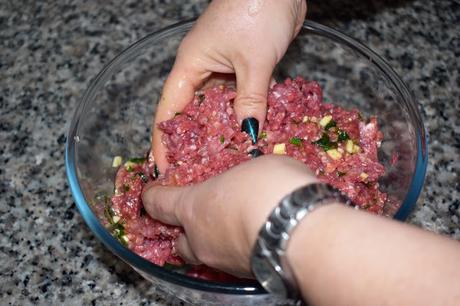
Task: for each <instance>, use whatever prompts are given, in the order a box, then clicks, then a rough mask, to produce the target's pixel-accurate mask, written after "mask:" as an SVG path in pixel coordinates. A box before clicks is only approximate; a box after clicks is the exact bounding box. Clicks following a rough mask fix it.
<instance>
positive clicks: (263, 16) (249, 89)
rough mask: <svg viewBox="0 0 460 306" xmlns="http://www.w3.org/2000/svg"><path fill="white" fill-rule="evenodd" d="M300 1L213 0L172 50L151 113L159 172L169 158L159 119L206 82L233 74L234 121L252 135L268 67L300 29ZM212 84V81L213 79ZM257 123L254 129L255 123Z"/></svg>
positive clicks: (261, 111) (261, 110)
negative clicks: (167, 71)
mask: <svg viewBox="0 0 460 306" xmlns="http://www.w3.org/2000/svg"><path fill="white" fill-rule="evenodd" d="M306 9H307V7H306V1H305V0H263V1H262V0H213V1H212V2H211V3H210V4H209V6H208V8H207V9H206V11H205V12H204V13H203V14H202V15H201V16H200V18H198V20H197V22H196V24H195V25H194V26H193V28H192V30H191V31H190V32H189V33H188V34H187V35H186V36H185V38H184V40H183V41H182V42H181V45H180V46H179V49H178V51H177V57H176V61H175V63H174V66H173V69H172V70H171V73H170V74H169V76H168V79H167V80H166V83H165V86H164V88H163V92H162V96H161V98H160V102H159V105H158V108H157V112H156V114H155V123H154V125H153V129H152V130H153V137H152V152H153V156H154V157H155V161H156V163H157V165H158V168H159V170H160V172H163V171H164V170H165V169H166V167H167V165H168V162H167V160H166V154H165V151H166V148H165V146H164V144H163V143H162V141H161V135H162V133H161V131H160V130H159V129H158V123H160V122H162V121H165V120H168V119H171V118H173V117H174V115H175V114H176V113H178V112H181V111H182V110H183V108H184V107H185V106H186V105H187V104H188V103H189V102H191V101H192V100H193V97H194V94H195V92H196V91H197V90H199V89H201V88H202V86H203V85H205V84H206V83H208V82H209V81H212V80H215V79H216V77H217V79H218V82H221V81H222V80H225V79H233V80H235V78H236V90H237V96H236V99H235V103H234V110H235V115H236V118H237V120H238V121H239V122H240V123H242V121H243V120H244V119H247V120H246V121H245V122H246V123H247V124H244V126H246V127H247V128H248V131H246V130H245V131H246V132H248V134H250V136H251V137H252V138H253V141H255V140H254V139H257V134H258V131H261V130H262V127H263V124H264V121H265V115H266V105H267V101H266V99H267V93H268V88H269V84H270V81H271V80H272V73H273V69H274V67H275V66H276V64H277V63H278V62H279V61H280V60H281V58H282V57H283V55H284V53H285V52H286V50H287V48H288V46H289V44H290V42H291V41H292V40H293V39H294V37H295V36H296V35H297V33H298V32H299V31H300V29H301V26H302V24H303V20H304V18H305V14H306ZM214 84H216V83H215V82H214ZM257 126H258V128H257Z"/></svg>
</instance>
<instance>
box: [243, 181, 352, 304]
mask: <svg viewBox="0 0 460 306" xmlns="http://www.w3.org/2000/svg"><path fill="white" fill-rule="evenodd" d="M349 202H350V201H349V199H347V198H346V197H344V196H343V195H342V194H341V193H340V192H339V191H338V190H336V189H335V188H333V187H331V186H330V185H328V184H325V183H316V184H310V185H307V186H303V187H301V188H298V189H296V190H294V191H293V192H291V193H289V194H288V195H287V196H285V197H284V198H283V199H282V200H281V201H280V203H279V205H278V206H277V207H275V209H274V210H273V211H272V212H271V214H270V215H269V217H268V219H267V221H266V222H265V223H264V224H263V226H262V227H261V230H260V232H259V235H258V238H257V240H256V243H255V245H254V249H253V252H252V256H251V268H252V270H253V273H254V275H255V276H256V278H257V280H258V281H259V282H260V283H261V284H262V285H263V287H264V288H265V289H266V290H267V291H269V292H271V293H273V294H276V295H281V296H284V297H287V298H290V299H294V300H296V299H298V298H299V297H300V289H299V285H298V283H297V281H296V277H295V275H294V269H293V266H292V265H291V263H289V261H288V259H287V249H288V247H289V244H290V242H291V238H292V235H293V233H295V232H296V231H298V227H299V224H302V222H303V221H304V218H305V217H306V218H307V219H308V217H310V214H311V213H312V212H313V211H314V210H316V208H317V207H322V206H324V205H326V206H328V205H330V204H334V203H343V204H345V203H349ZM313 230H314V231H316V230H317V229H313ZM302 245H305V244H304V243H302ZM307 248H308V249H310V248H311V247H310V246H309V245H307ZM295 268H296V269H297V268H298V267H295Z"/></svg>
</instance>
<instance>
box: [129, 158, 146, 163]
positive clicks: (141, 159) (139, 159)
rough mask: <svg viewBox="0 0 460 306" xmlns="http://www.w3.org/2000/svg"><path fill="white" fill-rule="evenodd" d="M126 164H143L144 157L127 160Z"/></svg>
mask: <svg viewBox="0 0 460 306" xmlns="http://www.w3.org/2000/svg"><path fill="white" fill-rule="evenodd" d="M128 162H131V163H134V164H143V163H144V162H145V157H135V158H130V159H128Z"/></svg>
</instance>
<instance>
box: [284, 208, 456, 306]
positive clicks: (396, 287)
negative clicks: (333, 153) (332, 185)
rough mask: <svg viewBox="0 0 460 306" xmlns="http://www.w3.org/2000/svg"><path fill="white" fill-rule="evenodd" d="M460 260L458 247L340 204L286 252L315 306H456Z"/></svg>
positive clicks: (316, 216) (319, 214) (304, 226)
mask: <svg viewBox="0 0 460 306" xmlns="http://www.w3.org/2000/svg"><path fill="white" fill-rule="evenodd" d="M459 260H460V244H459V243H458V242H456V241H453V240H449V239H447V238H444V237H441V236H437V235H434V234H432V233H429V232H426V231H423V230H420V229H418V228H416V227H413V226H409V225H407V224H403V223H398V222H395V221H391V220H388V219H385V218H381V217H380V218H379V217H375V216H372V215H370V214H368V213H364V212H357V211H354V210H352V209H349V208H347V207H343V206H339V205H330V206H326V207H323V208H320V209H318V210H317V211H315V212H314V213H313V214H311V215H310V216H308V217H307V218H306V219H305V220H304V221H302V222H301V224H300V225H299V227H298V228H297V229H296V231H295V232H294V235H293V238H292V240H291V243H290V245H289V247H288V262H290V265H291V266H292V267H294V273H295V276H296V278H297V280H298V282H299V286H300V288H301V291H302V294H303V296H304V297H305V299H306V300H308V301H309V302H311V303H312V304H313V305H454V304H456V303H458V301H459V300H460V265H458V261H459Z"/></svg>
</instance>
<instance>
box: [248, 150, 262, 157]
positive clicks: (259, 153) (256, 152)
mask: <svg viewBox="0 0 460 306" xmlns="http://www.w3.org/2000/svg"><path fill="white" fill-rule="evenodd" d="M249 155H251V157H252V158H256V157H259V156H262V155H264V153H262V151H260V150H259V149H254V150H251V152H249Z"/></svg>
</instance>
